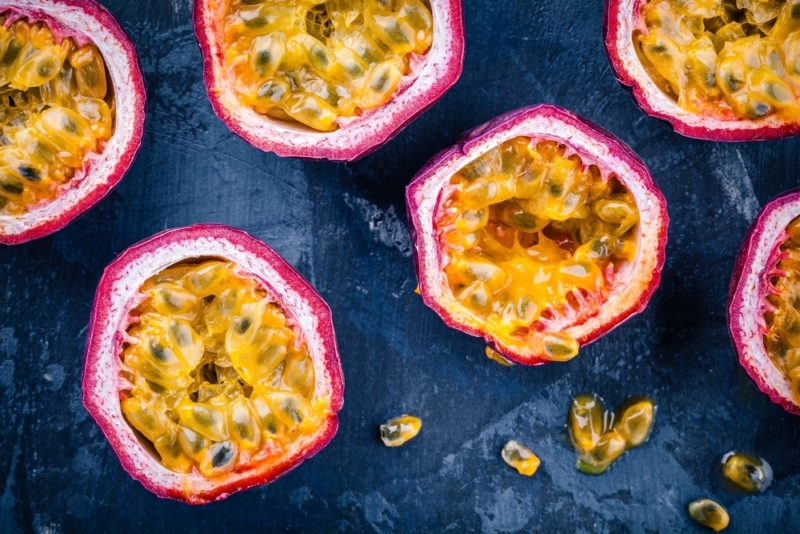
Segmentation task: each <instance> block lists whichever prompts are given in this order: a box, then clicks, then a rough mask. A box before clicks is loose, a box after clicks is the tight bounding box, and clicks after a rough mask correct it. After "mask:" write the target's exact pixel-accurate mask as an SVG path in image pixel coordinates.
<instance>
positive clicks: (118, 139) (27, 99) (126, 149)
mask: <svg viewBox="0 0 800 534" xmlns="http://www.w3.org/2000/svg"><path fill="white" fill-rule="evenodd" d="M144 104H145V90H144V82H143V80H142V73H141V70H140V69H139V63H138V59H137V56H136V51H135V50H134V47H133V44H132V43H131V41H130V40H129V39H128V37H127V36H126V35H125V34H124V33H123V31H122V29H121V28H120V27H119V25H118V24H117V22H116V21H115V20H114V18H113V17H112V16H111V14H110V13H108V12H107V11H106V10H105V9H104V8H103V7H101V6H100V5H98V4H97V3H96V2H94V1H93V0H82V1H78V0H13V1H6V2H2V5H0V130H1V131H0V243H3V244H15V243H22V242H24V241H29V240H31V239H36V238H38V237H42V236H44V235H47V234H50V233H52V232H55V231H56V230H59V229H61V228H63V227H64V226H66V225H67V224H69V223H70V222H71V221H72V220H73V219H75V218H76V217H77V216H78V215H80V214H81V213H83V212H85V211H86V210H88V209H89V208H91V207H92V206H93V205H95V204H96V203H97V202H99V201H100V200H101V199H102V198H103V197H104V196H105V195H107V194H108V193H109V191H111V189H112V188H113V187H114V186H115V185H117V183H119V181H120V180H121V179H122V177H123V175H124V174H125V172H126V171H127V170H128V167H130V165H131V163H132V161H133V158H134V156H135V154H136V151H137V150H138V149H139V145H140V144H141V140H142V132H143V125H144V115H145V109H144V107H145V106H144Z"/></svg>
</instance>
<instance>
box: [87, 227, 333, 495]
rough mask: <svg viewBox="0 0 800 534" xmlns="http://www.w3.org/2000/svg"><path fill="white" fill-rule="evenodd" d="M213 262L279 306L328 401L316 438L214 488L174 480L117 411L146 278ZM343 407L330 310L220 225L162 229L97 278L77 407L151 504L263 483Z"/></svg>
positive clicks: (295, 461)
mask: <svg viewBox="0 0 800 534" xmlns="http://www.w3.org/2000/svg"><path fill="white" fill-rule="evenodd" d="M197 257H217V258H224V259H227V260H230V261H232V262H234V263H235V264H236V265H238V266H239V268H240V269H241V271H242V272H243V273H246V274H247V275H250V276H253V277H255V278H256V279H258V280H259V281H260V282H261V283H262V284H263V286H264V288H265V289H266V290H267V291H268V293H269V294H270V295H271V296H272V297H274V298H275V299H276V301H277V302H279V303H280V304H281V305H282V306H283V308H284V310H285V311H286V313H287V316H288V317H289V319H290V322H292V323H293V324H294V325H295V327H296V328H297V329H298V330H299V332H300V335H301V336H302V338H303V339H304V340H305V342H306V343H307V346H308V348H309V353H310V354H311V355H312V359H313V361H314V369H315V373H316V388H317V389H316V391H318V392H319V394H320V395H321V396H323V397H326V398H329V399H330V408H331V413H330V416H329V417H328V418H327V419H326V420H325V421H324V422H323V423H322V424H321V426H320V428H319V429H318V431H317V432H316V433H315V434H313V435H311V436H307V437H304V438H301V439H300V440H299V441H297V442H296V443H293V444H292V446H291V448H290V450H289V451H288V452H287V453H285V454H284V455H283V456H282V457H281V458H280V460H279V461H277V462H275V463H270V464H255V465H253V466H250V467H248V468H246V469H243V470H241V471H238V472H236V473H234V474H231V475H229V476H227V477H225V478H224V479H222V480H221V481H215V480H213V479H212V480H208V479H206V478H204V477H203V476H202V475H200V474H199V473H196V472H195V473H190V474H178V473H174V472H172V471H170V470H168V469H167V468H165V467H164V466H162V465H161V463H160V462H159V461H158V460H157V459H155V458H154V457H153V456H152V455H151V453H150V452H148V451H147V450H145V448H144V447H143V446H142V444H141V443H140V442H139V440H138V439H137V437H136V435H135V434H134V432H133V430H132V429H131V427H130V426H129V425H128V423H127V422H126V421H125V418H124V416H123V415H122V411H121V407H120V398H119V392H120V378H119V372H120V369H121V359H120V353H121V351H122V345H123V342H124V341H125V331H126V329H127V327H128V325H129V324H130V322H131V318H130V312H131V310H132V309H133V308H134V307H136V305H137V304H138V303H139V302H140V301H141V296H140V294H139V288H140V287H141V285H142V283H144V281H145V280H147V279H148V278H149V277H151V276H153V275H154V274H156V273H158V272H160V271H161V270H163V269H165V268H167V267H169V266H170V265H173V264H175V263H177V262H180V261H182V260H184V259H189V258H197ZM343 403H344V377H343V374H342V369H341V363H340V361H339V353H338V349H337V346H336V338H335V334H334V329H333V321H332V318H331V313H330V308H329V307H328V305H327V304H326V303H325V301H324V300H322V298H321V297H320V296H319V294H318V293H317V292H316V291H314V289H313V288H312V287H311V286H310V285H309V284H308V282H306V280H305V279H304V278H303V277H302V276H301V275H300V274H299V273H297V271H295V270H294V268H292V266H291V265H289V264H288V263H287V262H286V261H285V260H283V258H281V257H280V256H279V255H278V254H277V253H275V252H274V251H273V250H272V249H271V248H269V247H268V246H267V245H266V244H264V243H263V242H261V241H259V240H257V239H255V238H254V237H252V236H250V235H248V234H246V233H245V232H242V231H240V230H236V229H233V228H230V227H227V226H222V225H195V226H190V227H186V228H178V229H173V230H167V231H165V232H162V233H160V234H157V235H155V236H153V237H150V238H149V239H146V240H144V241H142V242H140V243H138V244H136V245H133V246H132V247H130V248H128V249H127V250H125V251H124V252H123V253H122V254H120V255H119V256H118V257H117V258H116V259H115V260H114V261H113V262H112V263H111V264H110V265H109V266H108V267H107V268H106V269H105V271H104V272H103V276H102V278H101V279H100V283H99V285H98V288H97V293H96V295H95V300H94V305H93V307H92V314H91V318H90V320H89V334H88V338H87V344H86V358H85V367H84V373H83V404H84V406H85V407H86V409H87V410H88V411H89V413H90V414H91V416H92V417H93V418H94V420H95V421H96V422H97V424H98V425H99V426H100V428H101V429H102V431H103V433H104V434H105V436H106V438H107V439H108V441H109V442H110V443H111V446H112V448H113V449H114V452H115V453H116V455H117V456H118V457H119V460H120V463H121V464H122V467H123V468H124V469H125V471H127V472H128V474H130V476H131V477H133V478H134V479H136V480H138V481H139V482H141V483H142V484H143V485H144V486H145V487H146V488H147V489H149V490H150V491H152V492H153V493H155V494H156V495H158V496H159V497H169V498H173V499H178V500H182V501H184V502H187V503H190V504H204V503H208V502H212V501H217V500H221V499H224V498H225V497H227V496H228V495H230V494H231V493H234V492H236V491H240V490H243V489H246V488H249V487H252V486H257V485H261V484H266V483H268V482H271V481H273V480H275V479H276V478H278V477H279V476H282V475H284V474H285V473H287V472H288V471H290V470H292V469H294V468H295V467H297V466H298V465H300V464H301V463H302V462H303V461H304V460H305V459H308V458H310V457H312V456H313V455H315V454H316V453H317V452H319V451H320V450H322V449H323V448H324V447H325V446H326V445H327V444H328V443H329V442H330V440H331V439H333V437H334V435H335V434H336V430H337V428H338V424H339V423H338V415H337V414H338V412H339V411H340V410H341V408H342V406H343Z"/></svg>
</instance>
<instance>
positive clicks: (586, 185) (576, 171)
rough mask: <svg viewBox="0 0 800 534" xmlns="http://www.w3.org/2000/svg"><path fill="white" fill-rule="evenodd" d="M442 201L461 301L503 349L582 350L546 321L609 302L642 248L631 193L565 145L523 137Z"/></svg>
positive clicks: (467, 173) (554, 353)
mask: <svg viewBox="0 0 800 534" xmlns="http://www.w3.org/2000/svg"><path fill="white" fill-rule="evenodd" d="M443 198H444V200H443V202H442V204H441V206H440V210H439V215H438V220H437V229H438V239H439V243H440V249H441V250H442V252H443V255H444V257H445V258H446V265H445V268H444V270H445V273H446V275H447V279H448V281H449V284H450V288H451V289H452V291H453V294H454V296H455V298H456V299H457V300H458V302H459V303H460V304H461V305H462V306H463V307H464V309H465V310H467V311H468V312H469V313H470V314H471V316H472V317H473V318H474V319H475V320H477V321H479V322H480V323H481V324H482V325H484V329H485V331H486V332H488V333H489V334H491V335H492V336H493V337H494V338H495V339H498V340H500V341H501V342H502V344H503V345H505V346H511V347H514V346H518V347H525V346H527V347H535V348H536V349H537V350H539V352H540V354H542V355H543V356H544V357H546V358H547V359H550V360H558V361H563V360H567V359H570V358H572V357H573V356H575V355H576V354H577V352H578V343H577V342H576V341H575V340H574V339H572V338H571V337H570V336H568V335H567V334H565V333H562V332H548V331H543V330H544V328H543V327H542V325H541V323H540V321H541V320H542V319H543V318H548V317H549V318H553V317H555V316H558V314H560V313H561V312H562V311H564V310H565V308H567V307H572V308H573V309H574V308H576V307H580V304H579V303H580V302H586V301H588V300H594V301H595V302H600V301H602V300H603V299H604V296H605V295H606V294H607V292H608V290H609V289H610V286H611V283H612V281H611V279H610V278H611V277H612V276H613V273H614V272H616V270H617V269H618V267H619V266H620V265H621V264H622V263H623V262H627V261H630V260H632V259H633V257H634V256H635V254H636V233H635V232H636V227H637V225H638V222H639V212H638V209H637V207H636V204H635V202H634V200H633V197H632V195H631V194H630V193H629V192H628V191H627V190H626V189H625V187H624V186H623V185H622V184H621V183H620V182H619V181H618V180H617V178H616V177H615V176H614V175H613V174H609V175H605V176H603V175H602V173H601V171H600V170H599V169H598V167H597V166H595V165H588V164H584V163H583V162H582V160H581V158H580V157H579V156H577V155H575V154H570V153H568V152H567V149H566V147H565V146H564V145H562V144H559V143H557V142H554V141H541V142H538V143H533V142H532V141H531V140H530V139H527V138H524V137H518V138H515V139H512V140H510V141H507V142H505V143H503V144H502V145H501V146H498V147H495V148H493V149H491V150H489V151H488V152H486V153H485V154H483V155H482V156H480V157H479V158H478V159H476V160H474V161H472V162H471V163H469V164H468V165H467V166H465V167H464V168H463V169H461V170H459V171H458V172H457V173H456V174H455V175H454V176H453V178H452V179H451V181H450V184H449V186H448V187H447V188H446V189H445V192H444V194H443ZM588 296H591V297H592V299H589V298H584V297H588ZM537 344H538V345H540V346H537Z"/></svg>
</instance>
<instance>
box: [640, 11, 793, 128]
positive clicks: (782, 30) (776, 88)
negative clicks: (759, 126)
mask: <svg viewBox="0 0 800 534" xmlns="http://www.w3.org/2000/svg"><path fill="white" fill-rule="evenodd" d="M642 16H643V19H644V27H645V28H644V30H643V31H641V32H640V31H639V30H636V32H634V36H633V42H634V44H635V46H636V47H637V52H638V53H639V56H640V59H641V60H642V64H643V65H644V67H645V69H646V70H647V71H648V73H649V75H650V76H651V78H652V79H653V81H654V82H655V83H656V84H657V85H658V86H659V87H660V88H661V89H662V90H663V91H664V92H665V93H666V94H667V95H669V96H670V97H671V98H673V99H674V100H676V101H677V103H678V105H680V106H681V107H682V108H684V109H685V110H687V111H689V112H692V113H698V114H703V115H707V116H711V117H715V118H718V119H722V120H733V119H750V120H755V119H763V118H765V117H769V116H772V115H775V116H778V117H780V118H781V119H783V120H786V121H788V122H798V121H800V100H799V98H800V0H755V1H752V0H713V1H706V2H686V1H684V0H648V1H646V2H645V3H644V4H643V6H642Z"/></svg>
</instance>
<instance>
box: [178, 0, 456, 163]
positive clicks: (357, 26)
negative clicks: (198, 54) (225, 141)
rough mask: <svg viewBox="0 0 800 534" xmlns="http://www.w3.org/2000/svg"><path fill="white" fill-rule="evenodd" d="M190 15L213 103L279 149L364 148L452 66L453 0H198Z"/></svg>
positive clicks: (320, 153)
mask: <svg viewBox="0 0 800 534" xmlns="http://www.w3.org/2000/svg"><path fill="white" fill-rule="evenodd" d="M194 19H195V32H196V34H197V39H198V41H199V42H200V48H201V50H202V52H203V58H204V70H205V79H206V88H207V90H208V95H209V98H210V99H211V104H212V106H213V108H214V111H215V112H216V114H217V115H218V116H219V117H220V118H221V119H222V120H223V122H225V124H226V125H227V126H228V128H230V129H231V130H232V131H233V132H234V133H236V134H237V135H239V136H241V137H242V138H244V139H245V140H246V141H247V142H249V143H250V144H252V145H253V146H255V147H257V148H260V149H261V150H264V151H269V152H274V153H276V154H277V155H279V156H299V157H304V158H315V159H331V160H343V161H350V160H354V159H357V158H359V157H361V156H364V155H365V154H367V153H368V152H370V151H372V150H374V149H376V148H378V147H379V146H380V145H382V144H383V143H385V142H386V141H388V140H389V139H390V138H391V137H393V136H394V135H395V134H397V133H398V132H399V131H400V130H401V129H403V128H404V127H405V126H406V125H407V124H408V123H409V122H411V121H412V120H413V119H414V118H415V117H416V116H417V115H419V114H420V113H422V112H423V111H424V110H426V109H427V108H428V107H429V106H431V105H432V104H433V103H434V102H435V101H436V100H438V99H439V97H441V96H442V95H443V94H444V93H445V92H446V91H447V90H448V89H449V88H450V87H451V86H452V85H453V84H454V83H455V82H456V81H457V80H458V78H459V76H460V75H461V68H462V64H463V58H464V28H463V21H462V13H461V1H460V0H297V1H291V2H274V1H262V0H195V2H194Z"/></svg>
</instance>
